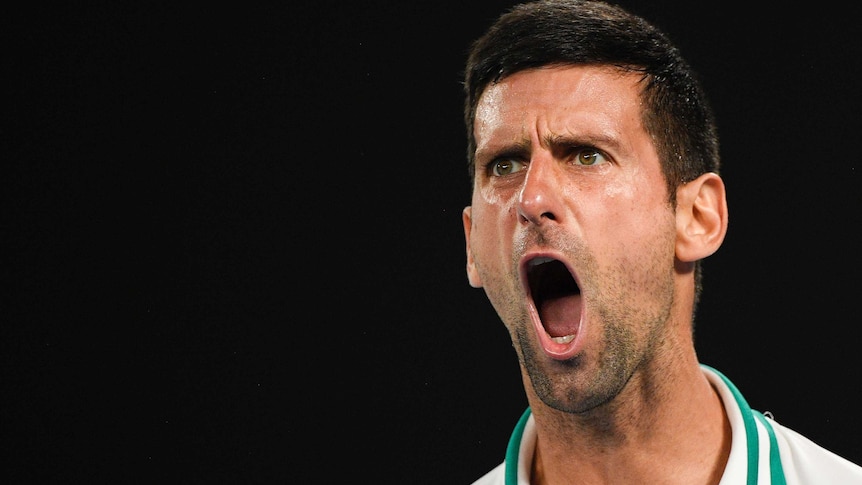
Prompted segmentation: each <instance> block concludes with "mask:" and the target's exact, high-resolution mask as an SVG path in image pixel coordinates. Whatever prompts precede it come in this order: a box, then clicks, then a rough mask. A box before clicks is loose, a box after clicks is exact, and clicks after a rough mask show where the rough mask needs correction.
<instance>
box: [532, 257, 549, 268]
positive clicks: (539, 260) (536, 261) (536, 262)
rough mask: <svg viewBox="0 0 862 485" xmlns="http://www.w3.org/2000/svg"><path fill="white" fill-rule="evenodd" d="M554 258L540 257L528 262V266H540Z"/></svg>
mask: <svg viewBox="0 0 862 485" xmlns="http://www.w3.org/2000/svg"><path fill="white" fill-rule="evenodd" d="M553 260H554V258H548V257H546V256H542V257H540V258H533V259H531V260H530V266H538V265H540V264H545V263H550V262H551V261H553Z"/></svg>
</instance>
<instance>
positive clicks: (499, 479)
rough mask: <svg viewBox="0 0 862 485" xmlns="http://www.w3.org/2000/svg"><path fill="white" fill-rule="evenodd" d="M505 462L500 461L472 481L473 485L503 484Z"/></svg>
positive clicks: (504, 481)
mask: <svg viewBox="0 0 862 485" xmlns="http://www.w3.org/2000/svg"><path fill="white" fill-rule="evenodd" d="M505 479H506V464H505V463H500V464H499V465H497V466H496V467H494V469H492V470H491V471H489V472H488V473H486V474H484V475H482V477H481V478H479V479H478V480H476V481H475V482H473V485H504V484H505V483H506V480H505Z"/></svg>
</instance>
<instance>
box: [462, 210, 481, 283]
mask: <svg viewBox="0 0 862 485" xmlns="http://www.w3.org/2000/svg"><path fill="white" fill-rule="evenodd" d="M461 221H462V222H463V223H464V239H465V241H466V242H467V280H468V281H469V282H470V286H472V287H473V288H481V287H482V278H480V277H479V272H478V271H476V263H475V262H474V261H473V251H471V250H470V233H471V230H472V229H473V208H472V207H470V206H467V207H465V208H464V210H463V211H462V212H461Z"/></svg>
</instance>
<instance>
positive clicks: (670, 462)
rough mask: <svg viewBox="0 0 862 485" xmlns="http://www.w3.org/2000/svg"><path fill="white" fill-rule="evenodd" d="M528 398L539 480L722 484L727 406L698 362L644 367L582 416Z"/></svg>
mask: <svg viewBox="0 0 862 485" xmlns="http://www.w3.org/2000/svg"><path fill="white" fill-rule="evenodd" d="M671 374H672V375H671ZM528 399H529V401H530V406H531V408H532V409H533V415H534V419H535V423H536V429H537V433H538V440H537V443H536V449H535V452H534V453H535V455H534V459H533V470H532V474H533V480H532V481H531V483H534V484H563V483H565V484H610V483H615V484H619V483H662V484H676V483H679V484H688V485H690V484H704V485H708V484H717V483H718V482H719V481H720V479H721V475H722V471H723V470H724V467H725V465H726V463H727V458H728V456H729V454H730V437H731V433H730V424H729V422H728V420H727V417H726V414H725V411H724V406H723V404H722V402H721V399H720V397H719V396H718V394H717V392H716V391H715V390H714V389H713V388H712V386H711V385H710V384H709V382H708V381H707V379H706V377H705V376H704V375H703V371H702V370H701V368H700V366H699V365H698V364H697V362H693V363H689V364H686V365H684V366H677V367H672V368H671V369H662V372H657V373H650V372H649V371H648V370H647V371H642V372H639V373H638V374H636V375H635V376H633V377H632V379H631V381H630V382H629V384H628V385H627V387H626V390H625V391H624V394H621V395H620V396H618V397H617V398H616V399H615V400H614V401H613V403H609V404H606V405H603V406H602V407H601V408H597V409H594V410H591V411H590V412H589V413H585V414H577V415H575V414H569V413H564V412H560V411H557V410H554V409H551V408H548V407H547V406H545V405H544V404H542V402H541V401H540V400H539V399H538V398H537V397H536V396H535V395H530V393H529V392H528Z"/></svg>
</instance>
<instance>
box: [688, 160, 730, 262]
mask: <svg viewBox="0 0 862 485" xmlns="http://www.w3.org/2000/svg"><path fill="white" fill-rule="evenodd" d="M676 209H677V210H676V256H677V258H678V259H679V260H681V261H686V262H693V261H697V260H700V259H703V258H705V257H707V256H709V255H711V254H712V253H714V252H715V251H717V250H718V248H719V247H720V246H721V244H722V242H724V236H725V234H726V233H727V197H726V193H725V187H724V181H723V180H722V179H721V177H719V176H718V174H716V173H713V172H709V173H705V174H703V175H701V176H700V177H698V178H696V179H694V180H692V181H691V182H689V183H687V184H685V185H683V186H682V187H680V188H679V189H678V190H677V206H676Z"/></svg>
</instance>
